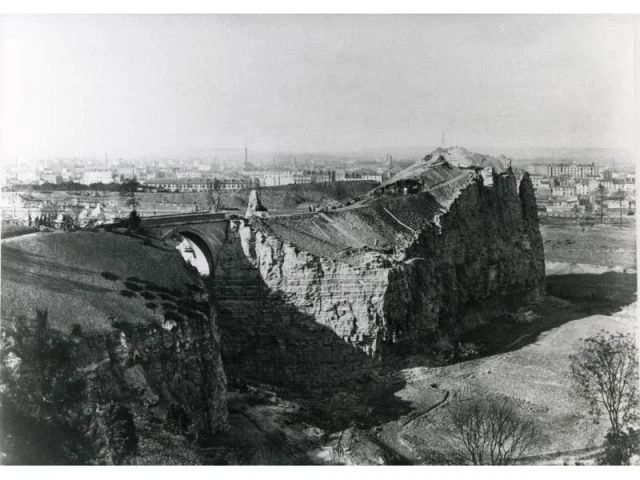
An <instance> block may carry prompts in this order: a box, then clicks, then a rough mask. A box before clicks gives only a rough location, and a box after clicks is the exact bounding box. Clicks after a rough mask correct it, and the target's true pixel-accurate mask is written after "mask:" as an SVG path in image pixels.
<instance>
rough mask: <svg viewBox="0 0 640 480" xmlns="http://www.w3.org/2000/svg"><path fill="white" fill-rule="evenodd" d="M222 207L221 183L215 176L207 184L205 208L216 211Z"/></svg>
mask: <svg viewBox="0 0 640 480" xmlns="http://www.w3.org/2000/svg"><path fill="white" fill-rule="evenodd" d="M221 207H222V183H221V182H220V180H218V179H217V178H214V179H213V182H212V183H211V184H209V188H208V189H207V208H209V210H213V211H214V212H217V211H218V210H220V208H221Z"/></svg>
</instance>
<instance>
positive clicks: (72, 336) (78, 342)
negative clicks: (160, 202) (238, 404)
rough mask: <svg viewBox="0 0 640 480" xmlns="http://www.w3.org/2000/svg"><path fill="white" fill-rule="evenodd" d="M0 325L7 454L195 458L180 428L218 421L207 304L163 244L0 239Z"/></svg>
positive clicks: (220, 390) (217, 365) (217, 373)
mask: <svg viewBox="0 0 640 480" xmlns="http://www.w3.org/2000/svg"><path fill="white" fill-rule="evenodd" d="M2 333H3V340H4V342H5V344H4V346H3V349H2V369H1V371H2V377H1V379H0V383H1V384H2V390H0V391H2V392H3V394H2V398H1V403H2V423H3V435H2V436H1V437H0V444H1V445H0V451H2V452H4V453H5V454H7V458H6V459H5V463H28V464H32V463H35V464H38V463H106V464H112V463H140V462H143V463H148V462H151V463H154V462H156V463H194V462H198V460H197V459H196V458H195V457H194V455H193V453H192V452H191V450H190V449H189V448H187V447H185V437H184V435H188V436H190V437H191V438H200V437H202V435H206V434H207V432H212V431H216V430H219V429H220V428H223V427H224V425H225V424H226V418H227V412H226V398H225V392H226V386H225V377H224V372H223V369H222V363H221V359H220V347H219V344H218V335H219V334H218V332H217V326H216V323H215V312H214V311H213V310H211V309H210V307H209V300H208V294H207V292H206V290H205V288H204V285H203V284H202V282H201V280H200V278H199V277H198V276H197V274H196V273H195V272H193V271H191V270H189V269H188V268H187V267H186V266H185V264H184V262H183V261H182V258H181V257H180V255H179V254H178V253H177V251H175V250H174V249H171V248H169V247H167V246H165V245H163V244H162V243H160V242H156V241H149V240H147V241H143V239H141V238H135V237H131V236H127V235H123V234H115V233H104V232H103V233H97V232H95V233H94V232H77V233H52V234H42V233H38V234H33V235H28V236H24V237H16V238H13V239H8V240H4V241H3V242H2ZM43 339H44V340H43ZM43 341H44V342H45V343H44V344H43V343H42V342H43ZM30 385H32V387H29V386H30ZM40 390H42V391H41V393H37V392H39V391H40ZM50 409H52V410H51V411H52V412H54V413H55V416H54V417H50V415H51V414H50V413H47V412H49V411H50ZM177 414H179V417H176V415H177ZM176 418H180V420H179V422H178V423H177V424H176ZM176 434H179V435H176ZM56 437H59V439H60V442H56V441H54V439H55V438H56ZM25 445H29V446H30V447H29V448H26V449H25V448H24V446H25ZM163 445H164V446H163ZM167 445H172V447H167Z"/></svg>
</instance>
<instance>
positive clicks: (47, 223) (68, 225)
mask: <svg viewBox="0 0 640 480" xmlns="http://www.w3.org/2000/svg"><path fill="white" fill-rule="evenodd" d="M27 221H28V224H29V226H30V227H31V226H35V227H36V228H38V229H39V228H40V227H49V228H56V216H55V215H52V214H42V215H41V216H36V217H35V218H33V219H32V218H31V214H29V216H28V218H27ZM74 224H75V222H74V221H73V218H72V217H71V215H66V214H65V215H63V216H62V222H61V223H60V227H61V228H62V229H63V230H65V231H68V230H72V229H73V227H74Z"/></svg>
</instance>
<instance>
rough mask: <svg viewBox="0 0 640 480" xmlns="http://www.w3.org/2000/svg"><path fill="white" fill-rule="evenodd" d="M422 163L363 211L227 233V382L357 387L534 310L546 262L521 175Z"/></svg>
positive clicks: (246, 223)
mask: <svg viewBox="0 0 640 480" xmlns="http://www.w3.org/2000/svg"><path fill="white" fill-rule="evenodd" d="M429 161H430V162H431V163H430V164H428V165H426V166H425V167H423V166H422V165H417V166H416V170H419V171H420V176H419V177H415V176H413V177H411V176H400V178H399V180H398V181H399V182H401V186H400V187H396V185H395V184H389V183H387V184H383V185H382V186H381V187H380V189H379V190H378V191H374V194H373V195H372V197H371V198H370V199H369V200H368V202H367V203H366V205H363V206H361V207H360V208H356V209H345V210H342V211H340V210H338V211H331V212H325V213H319V214H315V215H302V216H300V217H287V218H278V217H271V218H268V219H255V218H254V219H247V220H242V221H239V222H237V223H236V224H235V225H233V228H232V232H231V233H230V235H229V238H228V239H227V242H226V243H225V245H224V246H223V248H222V249H221V251H220V252H219V258H218V260H219V261H218V265H217V267H216V268H217V270H216V274H215V292H216V295H215V296H216V302H217V304H218V306H219V308H220V314H221V321H222V326H223V328H222V330H223V335H224V337H225V339H224V341H223V355H224V361H225V369H226V370H227V372H230V373H231V374H232V375H240V376H245V377H247V376H248V377H253V378H257V379H262V380H265V381H271V382H275V383H277V382H287V381H288V382H292V381H293V382H294V383H295V382H298V383H302V384H308V383H314V382H315V383H319V382H322V381H324V380H332V381H333V380H336V379H337V378H343V379H344V378H353V377H358V376H360V375H363V372H366V371H371V370H372V369H371V365H372V364H371V360H372V359H375V358H381V357H384V356H386V355H388V354H389V355H391V354H394V355H395V354H404V353H408V352H417V351H424V350H425V349H426V348H428V345H429V342H430V341H432V340H434V339H437V338H438V337H439V336H442V335H448V336H450V337H454V338H455V337H456V336H458V335H460V334H461V333H463V332H464V331H466V330H469V329H471V328H473V327H475V326H477V325H479V324H480V323H482V322H487V321H491V319H492V318H494V317H495V316H497V315H501V314H504V311H505V309H507V310H508V309H510V308H514V309H517V307H519V306H522V305H523V304H526V303H528V302H531V301H535V300H536V299H537V297H538V295H539V293H540V292H541V291H542V290H543V288H544V283H543V282H544V253H543V244H542V239H541V236H540V233H539V229H538V218H537V209H536V203H535V198H534V196H533V187H532V185H531V182H530V179H529V178H528V175H526V174H525V175H524V176H523V177H522V178H521V179H517V178H516V175H515V174H514V173H513V172H512V171H511V169H507V171H505V172H503V173H497V172H495V171H493V173H492V174H491V175H488V173H487V172H486V171H484V170H482V169H480V170H482V171H478V170H473V169H463V168H457V167H454V166H452V165H450V164H449V163H447V162H446V161H445V160H444V159H442V158H438V159H429ZM416 178H417V179H416ZM485 180H490V181H488V182H486V183H485ZM405 186H407V189H405ZM409 189H412V190H411V191H412V192H413V193H408V191H407V190H409ZM323 366H327V368H324V367H323Z"/></svg>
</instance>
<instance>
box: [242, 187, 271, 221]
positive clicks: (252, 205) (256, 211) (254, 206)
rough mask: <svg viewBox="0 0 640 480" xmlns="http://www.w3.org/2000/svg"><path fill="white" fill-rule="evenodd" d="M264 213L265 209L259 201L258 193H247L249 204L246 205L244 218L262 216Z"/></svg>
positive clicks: (254, 191) (255, 191) (253, 191)
mask: <svg viewBox="0 0 640 480" xmlns="http://www.w3.org/2000/svg"><path fill="white" fill-rule="evenodd" d="M266 212H267V209H266V208H265V207H264V206H263V205H262V202H261V201H260V193H259V192H258V191H257V190H251V192H250V193H249V202H248V204H247V212H246V214H245V217H251V216H253V215H258V216H264V215H265V214H266Z"/></svg>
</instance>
